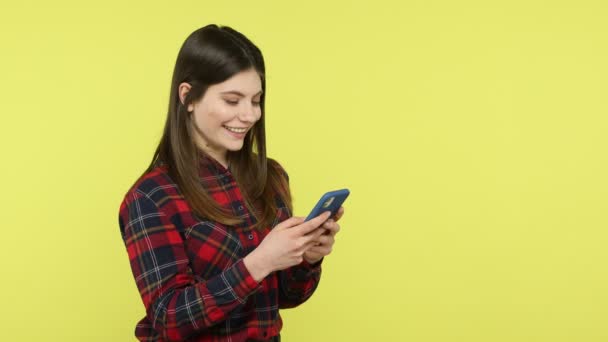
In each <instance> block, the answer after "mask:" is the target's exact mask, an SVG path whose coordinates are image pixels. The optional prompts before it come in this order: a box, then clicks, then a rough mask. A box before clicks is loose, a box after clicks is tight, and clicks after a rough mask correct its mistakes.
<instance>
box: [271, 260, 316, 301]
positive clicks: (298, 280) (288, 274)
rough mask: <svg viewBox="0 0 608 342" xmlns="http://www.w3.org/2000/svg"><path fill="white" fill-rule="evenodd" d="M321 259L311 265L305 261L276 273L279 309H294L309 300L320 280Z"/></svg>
mask: <svg viewBox="0 0 608 342" xmlns="http://www.w3.org/2000/svg"><path fill="white" fill-rule="evenodd" d="M322 261H323V259H321V260H320V261H318V262H317V263H315V264H313V265H311V264H309V263H308V262H306V260H304V261H302V263H300V264H299V265H296V266H293V267H290V268H288V269H285V270H282V271H278V272H277V275H278V277H279V308H281V309H287V308H293V307H296V306H298V305H300V304H302V303H304V302H305V301H307V300H308V298H310V296H312V294H313V293H314V292H315V290H316V289H317V286H318V285H319V281H320V280H321V263H322Z"/></svg>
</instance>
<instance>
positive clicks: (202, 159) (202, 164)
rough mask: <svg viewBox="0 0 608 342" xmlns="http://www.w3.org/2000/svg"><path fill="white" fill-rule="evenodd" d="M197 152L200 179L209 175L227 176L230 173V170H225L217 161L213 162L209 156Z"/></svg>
mask: <svg viewBox="0 0 608 342" xmlns="http://www.w3.org/2000/svg"><path fill="white" fill-rule="evenodd" d="M197 151H198V160H199V173H200V176H201V177H208V176H210V175H212V174H213V175H227V174H229V173H230V168H225V167H224V165H222V164H221V163H220V162H219V161H217V160H215V159H214V158H213V157H211V156H210V155H209V154H207V153H205V152H203V151H202V150H200V149H197Z"/></svg>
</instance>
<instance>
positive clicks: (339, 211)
mask: <svg viewBox="0 0 608 342" xmlns="http://www.w3.org/2000/svg"><path fill="white" fill-rule="evenodd" d="M342 215H344V207H340V209H338V212H337V213H336V216H335V217H334V221H338V220H339V219H340V218H341V217H342Z"/></svg>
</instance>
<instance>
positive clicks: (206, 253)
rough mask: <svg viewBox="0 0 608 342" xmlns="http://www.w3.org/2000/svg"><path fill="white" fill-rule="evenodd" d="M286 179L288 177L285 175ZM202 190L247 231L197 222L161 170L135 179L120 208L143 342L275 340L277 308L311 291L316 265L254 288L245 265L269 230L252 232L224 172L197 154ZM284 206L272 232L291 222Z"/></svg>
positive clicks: (288, 271) (304, 297)
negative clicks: (138, 301) (140, 310)
mask: <svg viewBox="0 0 608 342" xmlns="http://www.w3.org/2000/svg"><path fill="white" fill-rule="evenodd" d="M283 172H284V174H285V175H286V176H287V173H285V171H284V170H283ZM200 178H201V182H202V183H203V185H204V186H205V188H206V189H208V191H210V193H211V195H212V197H213V198H214V199H215V200H216V201H217V202H218V203H219V204H220V205H222V206H224V207H227V208H230V209H231V210H232V211H233V212H234V214H235V215H237V216H241V217H244V219H245V223H244V224H242V225H238V226H226V225H223V224H220V223H218V222H213V221H209V220H204V219H203V220H201V219H200V218H198V216H196V215H194V213H193V212H192V211H191V208H190V206H189V204H188V203H187V202H186V201H185V199H184V197H183V196H182V194H181V193H180V190H179V189H178V188H177V185H176V184H175V183H174V182H173V181H172V180H171V179H170V178H169V175H168V173H167V168H166V166H165V165H160V166H158V167H156V168H155V169H154V170H152V171H150V172H149V173H147V174H146V175H145V176H144V177H142V178H141V179H139V180H138V181H137V182H136V183H135V184H134V185H133V186H132V187H131V189H130V190H129V191H128V192H127V194H126V195H125V197H124V200H123V202H122V203H121V205H120V212H119V225H120V232H121V235H122V238H123V241H124V243H125V246H126V250H127V254H128V255H129V260H130V265H131V270H132V272H133V277H134V278H135V283H136V285H137V288H138V289H139V293H140V295H141V298H142V300H143V303H144V306H145V309H146V315H145V317H143V318H142V319H141V320H140V321H139V323H138V324H137V325H136V328H135V336H136V337H137V338H138V339H139V340H140V341H201V342H202V341H226V340H228V341H245V340H248V339H256V340H265V339H270V338H271V337H273V336H276V335H278V334H279V332H280V330H281V327H282V320H281V316H280V315H279V309H280V308H290V307H294V306H297V305H299V304H301V303H303V302H304V301H306V300H307V299H308V298H309V297H310V296H311V295H312V293H313V292H314V291H315V289H316V287H317V285H318V283H319V278H320V275H321V265H320V264H321V262H319V263H318V264H316V265H310V264H308V263H307V262H306V261H304V262H302V264H300V265H297V266H294V267H291V268H289V269H286V270H283V271H278V272H273V273H271V274H270V275H268V276H267V277H266V278H265V279H263V280H262V281H260V282H259V283H258V282H256V281H255V280H254V279H253V278H252V277H251V274H250V273H249V271H248V270H247V268H246V267H245V265H244V264H243V258H244V257H245V256H246V255H247V254H249V253H250V252H251V251H252V250H254V249H255V248H256V247H257V246H258V245H259V244H260V242H261V241H262V239H264V237H265V236H266V234H268V232H269V231H270V229H271V227H266V229H264V231H259V230H253V229H252V228H251V227H252V225H253V224H254V222H255V221H254V220H255V218H253V217H252V216H251V215H250V213H249V212H248V210H247V208H246V206H245V205H244V201H243V197H242V194H241V191H240V190H239V188H238V187H237V184H236V181H235V179H234V177H233V176H232V173H231V172H230V170H229V169H226V168H225V167H223V166H222V165H221V164H220V163H219V162H217V161H216V160H215V159H213V158H211V157H208V156H205V155H204V154H202V153H201V163H200ZM277 201H279V202H278V203H280V204H281V205H280V206H279V210H278V211H277V215H276V218H275V220H274V222H273V224H272V227H274V226H275V225H276V224H277V223H279V222H281V221H284V220H285V219H287V218H289V217H290V216H291V213H290V212H289V210H288V209H287V208H286V206H285V204H284V203H283V202H282V201H281V200H280V198H278V196H277Z"/></svg>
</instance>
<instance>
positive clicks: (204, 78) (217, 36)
mask: <svg viewBox="0 0 608 342" xmlns="http://www.w3.org/2000/svg"><path fill="white" fill-rule="evenodd" d="M251 68H253V69H254V70H255V71H256V72H257V73H258V75H259V76H260V79H261V83H262V96H261V98H260V107H261V110H262V116H261V117H260V119H259V120H258V121H257V122H256V123H255V125H254V126H253V127H252V128H251V129H250V130H249V132H247V135H246V136H245V138H244V143H243V147H242V149H241V150H239V151H228V153H227V158H228V162H229V163H230V170H231V172H232V174H233V176H234V178H235V179H236V181H237V185H238V186H239V189H240V190H241V193H242V194H243V196H244V199H245V204H246V205H247V207H248V209H249V212H251V213H253V215H254V216H255V219H256V224H255V228H258V229H260V228H262V227H265V226H268V225H270V224H271V222H272V220H273V219H274V218H275V216H276V212H277V210H278V207H277V203H276V200H275V196H277V195H278V196H279V197H280V198H281V199H282V200H283V202H284V203H285V205H286V206H287V208H288V209H289V212H290V213H291V212H292V211H293V210H292V204H291V193H290V190H289V184H288V177H287V174H286V173H285V172H284V170H283V169H282V168H281V167H280V166H279V164H278V163H277V162H276V161H274V160H273V159H271V158H267V157H266V133H265V126H264V118H265V115H264V108H265V105H264V99H265V97H266V93H267V92H266V80H265V67H264V59H263V57H262V53H261V51H260V49H258V47H257V46H255V45H254V44H253V43H252V42H251V41H250V40H249V39H248V38H247V37H245V36H244V35H243V34H241V33H239V32H237V31H235V30H234V29H232V28H230V27H228V26H218V25H215V24H211V25H207V26H205V27H202V28H200V29H198V30H196V31H194V32H193V33H191V34H190V36H188V38H187V39H186V41H185V42H184V43H183V45H182V47H181V49H180V51H179V54H178V56H177V61H176V63H175V69H174V71H173V79H172V81H171V92H170V98H169V110H168V113H167V120H166V123H165V128H164V132H163V135H162V137H161V139H160V143H159V145H158V147H157V149H156V152H155V153H154V156H153V158H152V162H151V163H150V165H149V166H148V168H147V169H146V171H145V172H144V174H146V173H147V172H149V171H151V170H152V169H154V168H155V167H156V166H158V165H160V164H166V165H167V169H168V173H169V176H170V177H171V178H172V180H173V181H174V182H175V183H176V184H177V186H178V187H179V189H180V190H181V192H182V194H183V195H184V197H185V199H186V201H187V202H188V203H189V204H190V207H191V208H192V210H193V211H194V213H195V214H196V215H198V216H200V217H202V218H206V219H209V220H213V221H216V222H220V223H223V224H227V225H235V224H238V223H240V222H241V221H242V220H241V219H239V218H237V217H235V216H234V214H233V213H232V212H231V211H230V210H228V209H225V208H222V207H221V206H220V205H219V204H218V203H217V202H216V201H215V200H214V199H213V198H212V197H211V196H210V195H209V193H208V192H207V190H206V189H204V187H203V186H202V184H201V181H200V178H199V173H198V166H199V153H200V152H202V153H205V152H203V151H202V150H200V149H199V148H198V147H197V146H196V144H195V143H194V135H195V132H194V128H193V127H192V124H191V122H190V119H189V117H190V116H189V113H188V111H187V108H188V105H189V104H190V103H192V102H195V101H198V100H200V99H201V98H202V97H203V95H204V94H205V91H206V90H207V88H208V87H209V86H210V85H213V84H217V83H221V82H223V81H225V80H227V79H228V78H230V77H232V76H233V75H234V74H236V73H238V72H241V71H245V70H249V69H251ZM182 82H187V83H189V84H190V85H191V88H190V90H189V91H188V93H187V95H186V97H185V99H184V103H183V104H182V102H181V101H180V99H179V92H178V87H179V85H180V84H181V83H182ZM254 150H255V151H254Z"/></svg>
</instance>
